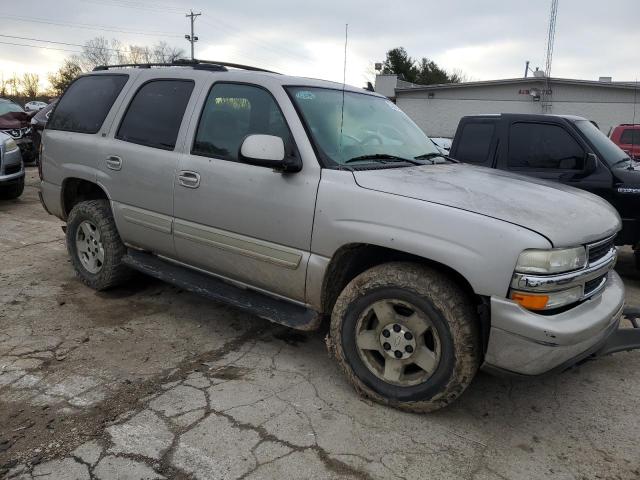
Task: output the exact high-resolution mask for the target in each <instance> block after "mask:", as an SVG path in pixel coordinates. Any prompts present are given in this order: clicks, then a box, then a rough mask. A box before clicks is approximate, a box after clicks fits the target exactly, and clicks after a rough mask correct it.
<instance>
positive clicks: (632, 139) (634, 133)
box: [620, 128, 640, 145]
mask: <svg viewBox="0 0 640 480" xmlns="http://www.w3.org/2000/svg"><path fill="white" fill-rule="evenodd" d="M620 143H622V144H624V145H631V144H633V145H640V129H639V130H631V129H630V128H627V129H626V130H623V132H622V135H621V136H620Z"/></svg>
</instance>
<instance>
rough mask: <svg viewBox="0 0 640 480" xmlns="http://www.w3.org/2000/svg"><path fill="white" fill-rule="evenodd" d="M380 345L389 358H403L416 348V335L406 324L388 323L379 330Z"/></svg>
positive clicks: (411, 353) (407, 356)
mask: <svg viewBox="0 0 640 480" xmlns="http://www.w3.org/2000/svg"><path fill="white" fill-rule="evenodd" d="M380 345H381V346H382V349H383V350H384V352H385V353H386V354H387V355H388V356H389V357H391V358H395V359H399V360H403V359H406V358H409V357H410V356H411V355H413V352H415V350H416V337H415V335H413V332H412V331H411V330H409V329H408V328H407V327H406V326H404V325H401V324H399V323H390V324H388V325H386V326H385V327H384V328H383V329H382V332H380Z"/></svg>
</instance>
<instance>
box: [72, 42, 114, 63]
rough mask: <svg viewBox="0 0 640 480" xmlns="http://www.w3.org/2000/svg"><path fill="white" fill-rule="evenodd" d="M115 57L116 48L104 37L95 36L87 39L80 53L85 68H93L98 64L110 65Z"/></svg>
mask: <svg viewBox="0 0 640 480" xmlns="http://www.w3.org/2000/svg"><path fill="white" fill-rule="evenodd" d="M113 57H114V49H113V48H111V44H110V43H109V40H107V39H106V38H104V37H95V38H92V39H91V40H89V41H87V42H86V43H85V44H84V47H82V54H81V55H80V58H81V65H82V67H83V69H84V70H93V69H94V68H95V67H97V66H98V65H109V64H110V63H112V62H111V59H112V58H113Z"/></svg>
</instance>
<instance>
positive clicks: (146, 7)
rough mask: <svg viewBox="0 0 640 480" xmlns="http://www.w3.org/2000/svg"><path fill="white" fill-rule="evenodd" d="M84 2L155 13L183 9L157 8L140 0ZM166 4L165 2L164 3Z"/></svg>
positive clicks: (92, 0)
mask: <svg viewBox="0 0 640 480" xmlns="http://www.w3.org/2000/svg"><path fill="white" fill-rule="evenodd" d="M85 2H89V3H95V4H98V5H104V6H107V7H121V8H133V9H136V10H145V11H147V12H157V13H174V12H175V13H182V12H183V11H182V10H181V9H179V8H177V7H169V6H163V7H162V8H161V9H160V8H157V7H156V6H155V5H149V4H145V3H142V2H128V1H127V2H125V1H124V0H123V1H119V0H111V1H110V2H107V1H104V0H102V1H99V0H85ZM165 5H166V4H165Z"/></svg>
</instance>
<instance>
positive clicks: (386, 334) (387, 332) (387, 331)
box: [382, 329, 391, 338]
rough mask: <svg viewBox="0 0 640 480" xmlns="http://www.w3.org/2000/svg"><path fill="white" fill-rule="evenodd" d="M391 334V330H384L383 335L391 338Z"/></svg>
mask: <svg viewBox="0 0 640 480" xmlns="http://www.w3.org/2000/svg"><path fill="white" fill-rule="evenodd" d="M389 335H391V332H390V331H389V330H386V329H385V330H383V331H382V336H383V337H384V338H389Z"/></svg>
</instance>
